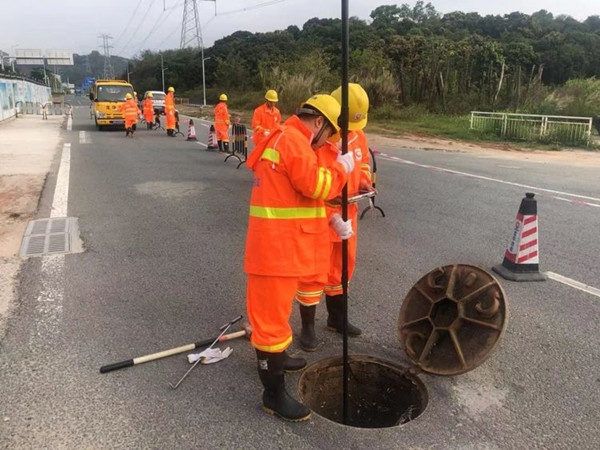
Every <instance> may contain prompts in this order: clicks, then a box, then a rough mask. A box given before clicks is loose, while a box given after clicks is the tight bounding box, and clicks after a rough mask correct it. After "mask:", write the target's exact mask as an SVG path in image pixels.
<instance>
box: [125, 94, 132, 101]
mask: <svg viewBox="0 0 600 450" xmlns="http://www.w3.org/2000/svg"><path fill="white" fill-rule="evenodd" d="M125 98H126V99H127V100H129V99H130V98H132V97H131V94H130V93H129V92H128V93H127V94H125Z"/></svg>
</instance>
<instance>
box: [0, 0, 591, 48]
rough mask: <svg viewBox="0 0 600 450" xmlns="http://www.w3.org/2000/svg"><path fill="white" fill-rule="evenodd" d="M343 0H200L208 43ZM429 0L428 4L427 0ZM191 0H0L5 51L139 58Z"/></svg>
mask: <svg viewBox="0 0 600 450" xmlns="http://www.w3.org/2000/svg"><path fill="white" fill-rule="evenodd" d="M341 3H342V2H341V1H340V0H337V1H336V0H216V2H215V1H213V0H197V4H198V15H199V21H200V26H201V30H202V31H201V33H202V38H203V41H204V47H205V48H206V47H210V46H211V45H212V44H213V43H214V42H215V40H218V39H221V38H223V37H225V36H228V35H230V34H232V33H233V32H235V31H238V30H245V31H250V32H252V33H257V32H267V31H274V30H283V29H285V28H287V27H288V26H290V25H296V26H298V27H299V28H302V25H304V23H305V22H306V21H307V20H309V19H311V18H313V17H318V18H322V19H323V18H340V17H341ZM404 3H406V4H408V5H409V6H411V7H412V6H414V4H415V3H416V0H407V1H399V2H398V1H386V0H348V4H349V14H350V16H356V17H358V18H360V19H364V20H370V17H369V15H370V13H371V11H373V10H374V9H375V8H377V7H378V6H381V5H399V6H400V5H402V4H404ZM425 3H428V2H427V1H426V0H425ZM429 3H431V4H432V5H433V6H434V7H435V9H436V11H438V12H439V13H440V14H445V13H449V12H452V11H462V12H477V13H479V14H480V15H482V16H485V15H488V14H493V15H504V14H509V13H511V12H514V11H519V12H522V13H525V14H532V13H534V12H536V11H539V10H541V9H545V10H546V11H548V12H550V13H552V14H553V15H554V16H555V17H556V16H558V15H563V14H564V15H568V16H571V17H573V18H574V19H576V20H579V21H583V20H585V19H586V18H587V17H589V16H593V15H600V0H568V1H565V0H503V1H495V0H431V1H430V2H429ZM183 5H184V0H101V1H91V0H0V50H3V51H5V52H7V53H9V54H11V55H14V54H15V52H16V49H17V48H21V49H67V50H71V51H73V53H77V54H80V55H84V54H88V53H90V52H91V51H93V50H97V51H99V52H100V53H103V52H104V48H103V39H102V38H100V36H101V35H108V36H111V37H112V39H108V40H107V42H108V43H109V45H111V48H110V49H109V51H110V54H111V55H119V56H123V57H127V58H132V57H134V56H135V55H136V54H139V53H140V52H141V51H142V50H147V49H150V50H153V51H158V50H167V49H176V48H179V46H180V43H181V26H182V20H183Z"/></svg>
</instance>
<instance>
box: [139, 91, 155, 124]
mask: <svg viewBox="0 0 600 450" xmlns="http://www.w3.org/2000/svg"><path fill="white" fill-rule="evenodd" d="M142 111H143V113H144V120H145V121H146V122H147V123H152V122H154V103H153V102H152V99H151V98H150V97H147V98H146V100H144V103H142Z"/></svg>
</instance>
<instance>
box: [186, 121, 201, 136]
mask: <svg viewBox="0 0 600 450" xmlns="http://www.w3.org/2000/svg"><path fill="white" fill-rule="evenodd" d="M197 140H198V139H196V127H195V126H194V121H193V120H192V119H190V123H189V125H188V133H187V139H186V141H197Z"/></svg>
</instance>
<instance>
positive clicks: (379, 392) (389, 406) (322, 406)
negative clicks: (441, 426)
mask: <svg viewBox="0 0 600 450" xmlns="http://www.w3.org/2000/svg"><path fill="white" fill-rule="evenodd" d="M348 366H349V370H348V374H349V379H348V417H347V421H346V423H345V425H348V426H351V427H357V428H388V427H394V426H396V425H402V424H404V423H406V422H409V421H411V420H413V419H415V418H416V417H418V416H419V415H421V413H422V412H423V411H425V407H426V406H427V402H428V395H427V389H426V388H425V385H424V384H423V383H422V382H421V380H420V379H419V378H418V377H416V376H414V375H412V374H411V373H409V371H408V370H407V369H406V368H403V367H401V366H397V365H395V364H393V363H391V362H388V361H382V360H379V359H377V358H374V357H372V356H367V355H352V356H350V357H349V359H348ZM343 369H344V367H343V363H342V358H329V359H323V360H321V361H318V362H316V363H315V364H312V365H311V366H310V367H308V368H306V370H304V372H303V373H302V375H301V377H300V398H301V401H302V402H303V403H304V404H305V405H307V406H308V407H310V409H312V410H313V411H314V412H316V413H317V414H319V415H321V416H323V417H325V418H327V419H329V420H332V421H334V422H337V423H344V421H343V419H344V418H343V395H342V379H343V378H342V377H343Z"/></svg>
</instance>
